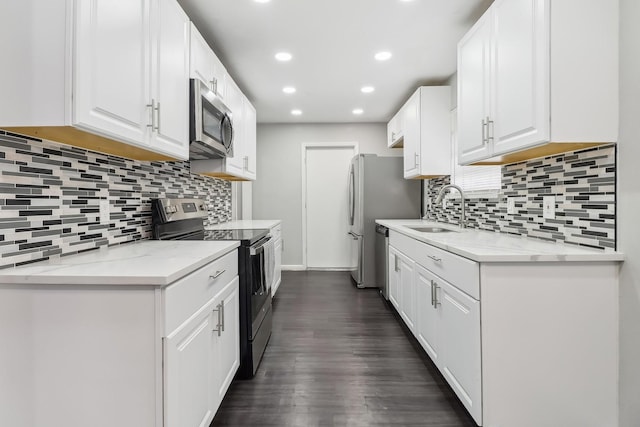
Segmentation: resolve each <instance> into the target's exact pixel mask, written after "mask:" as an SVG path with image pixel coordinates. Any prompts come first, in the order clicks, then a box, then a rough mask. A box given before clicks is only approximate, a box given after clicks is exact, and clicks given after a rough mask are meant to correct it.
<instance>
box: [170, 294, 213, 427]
mask: <svg viewBox="0 0 640 427" xmlns="http://www.w3.org/2000/svg"><path fill="white" fill-rule="evenodd" d="M219 309H220V306H219V305H217V304H216V301H215V299H213V298H212V299H211V300H210V301H209V302H208V303H207V304H206V305H205V306H204V307H202V308H201V309H200V310H199V311H198V313H197V314H196V315H194V316H193V317H192V318H191V319H189V321H187V322H185V323H184V324H183V325H182V326H181V327H180V328H178V329H177V330H175V331H173V332H172V333H171V334H169V336H168V337H167V338H166V340H165V368H164V375H165V377H164V381H165V390H166V393H165V421H166V425H167V426H181V425H184V426H206V425H209V423H210V422H211V420H212V419H213V414H214V411H215V409H214V406H215V402H216V400H217V393H214V391H217V390H213V389H212V388H213V387H212V384H213V383H217V382H218V378H217V375H216V374H217V372H215V366H214V364H213V363H212V361H213V360H214V359H213V353H214V351H215V350H217V345H216V341H217V340H216V339H215V333H214V331H215V329H216V327H217V323H216V320H215V316H214V315H213V313H214V312H217V311H218V310H219Z"/></svg>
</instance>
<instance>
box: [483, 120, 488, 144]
mask: <svg viewBox="0 0 640 427" xmlns="http://www.w3.org/2000/svg"><path fill="white" fill-rule="evenodd" d="M487 125H488V124H487V122H486V121H485V120H484V119H482V144H486V143H487Z"/></svg>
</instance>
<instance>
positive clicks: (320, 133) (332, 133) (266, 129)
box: [252, 123, 402, 266]
mask: <svg viewBox="0 0 640 427" xmlns="http://www.w3.org/2000/svg"><path fill="white" fill-rule="evenodd" d="M305 142H306V143H314V142H357V143H358V146H359V150H360V153H374V154H378V155H384V156H401V155H402V150H401V149H400V150H395V149H389V148H387V125H386V123H361V124H258V142H257V159H258V165H257V169H258V179H257V180H256V181H255V182H254V183H253V191H252V192H253V199H252V200H253V219H280V220H282V238H283V242H284V253H283V256H282V264H283V265H285V266H301V265H302V168H301V160H300V159H301V151H300V149H301V145H302V144H303V143H305ZM345 191H346V182H345Z"/></svg>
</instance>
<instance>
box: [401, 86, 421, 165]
mask: <svg viewBox="0 0 640 427" xmlns="http://www.w3.org/2000/svg"><path fill="white" fill-rule="evenodd" d="M402 120H403V126H404V149H403V150H404V151H403V154H404V177H405V178H411V177H413V176H417V175H419V174H420V91H417V92H415V93H414V94H413V95H411V98H409V100H408V101H407V102H406V103H405V104H404V106H403V107H402Z"/></svg>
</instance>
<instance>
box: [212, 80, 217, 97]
mask: <svg viewBox="0 0 640 427" xmlns="http://www.w3.org/2000/svg"><path fill="white" fill-rule="evenodd" d="M211 91H212V92H213V93H215V94H216V95H217V94H218V79H216V78H215V77H214V78H213V80H211Z"/></svg>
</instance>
